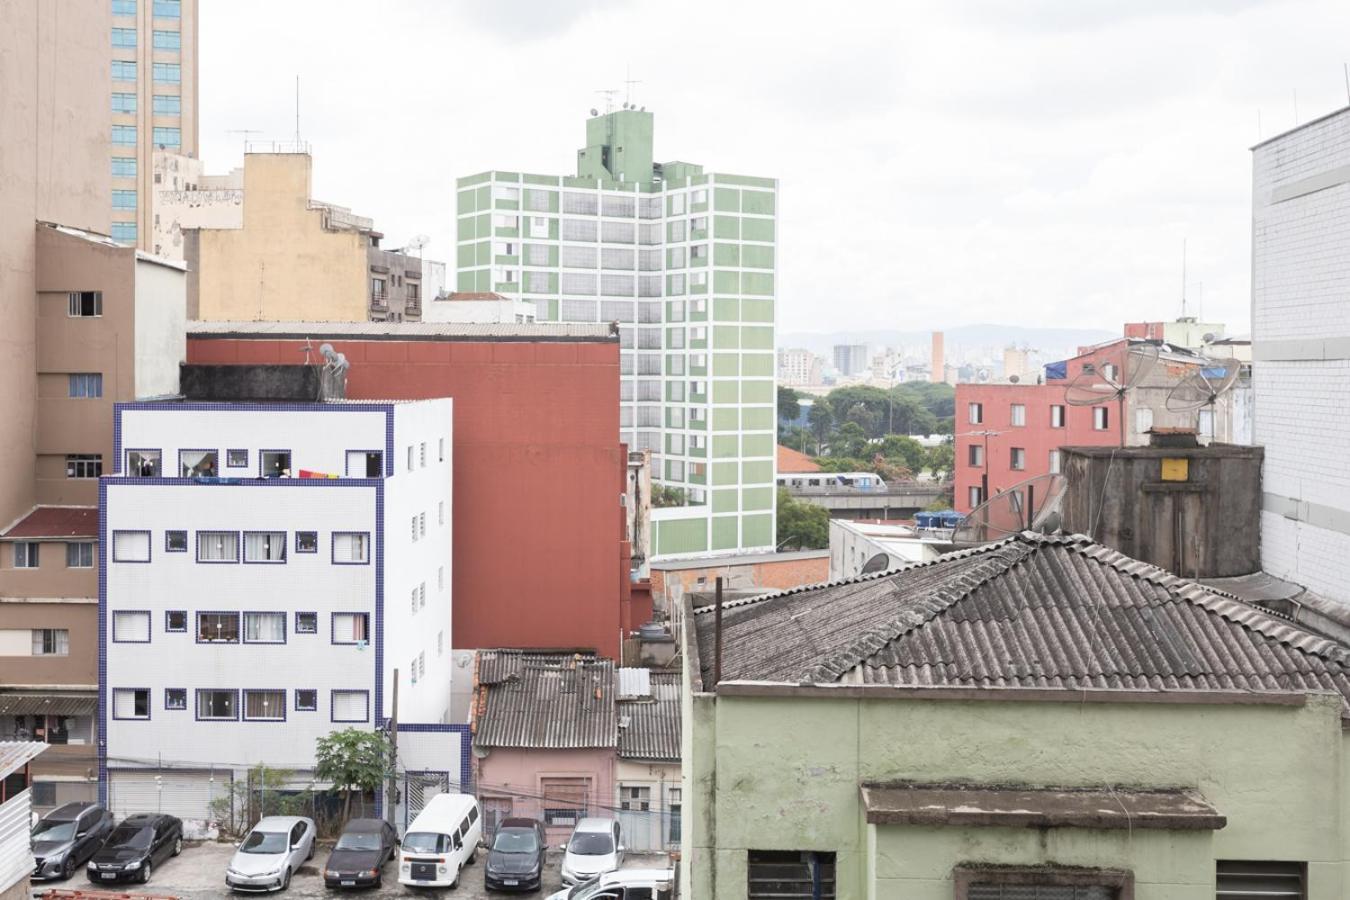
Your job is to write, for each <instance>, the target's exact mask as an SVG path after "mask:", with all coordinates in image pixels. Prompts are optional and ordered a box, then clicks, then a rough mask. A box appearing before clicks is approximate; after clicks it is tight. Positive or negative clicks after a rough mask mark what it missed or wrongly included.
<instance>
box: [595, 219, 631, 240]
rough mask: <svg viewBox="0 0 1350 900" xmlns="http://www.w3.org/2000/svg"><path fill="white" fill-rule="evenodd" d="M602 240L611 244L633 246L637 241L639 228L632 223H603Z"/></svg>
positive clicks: (601, 229) (601, 227) (601, 228)
mask: <svg viewBox="0 0 1350 900" xmlns="http://www.w3.org/2000/svg"><path fill="white" fill-rule="evenodd" d="M600 240H602V241H604V242H605V243H609V244H631V243H633V242H634V241H635V240H637V226H636V225H635V224H633V223H632V222H601V223H600Z"/></svg>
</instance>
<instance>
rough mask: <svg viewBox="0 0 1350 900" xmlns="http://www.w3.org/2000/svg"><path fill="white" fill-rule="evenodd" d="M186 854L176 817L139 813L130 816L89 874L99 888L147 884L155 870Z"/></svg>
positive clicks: (110, 838)
mask: <svg viewBox="0 0 1350 900" xmlns="http://www.w3.org/2000/svg"><path fill="white" fill-rule="evenodd" d="M182 852H183V823H182V821H180V820H179V819H176V818H174V817H173V816H164V815H157V814H155V813H139V814H137V815H134V816H127V817H126V818H125V819H123V820H122V822H121V824H119V825H118V826H117V827H116V828H114V829H113V830H112V834H110V835H108V840H107V843H105V844H104V845H103V846H102V847H101V848H100V849H99V851H98V852H97V853H95V854H94V857H93V859H91V860H89V865H88V866H87V867H85V874H86V875H88V876H89V880H90V881H92V882H95V883H96V884H107V883H108V882H117V881H139V882H140V883H141V884H145V883H146V882H147V881H149V880H150V874H151V873H152V872H153V871H154V868H155V866H157V865H159V864H160V863H162V862H165V861H166V860H168V858H169V857H171V856H177V855H178V854H180V853H182Z"/></svg>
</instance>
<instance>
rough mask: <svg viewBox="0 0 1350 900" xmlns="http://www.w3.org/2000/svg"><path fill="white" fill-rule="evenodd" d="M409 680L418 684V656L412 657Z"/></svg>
mask: <svg viewBox="0 0 1350 900" xmlns="http://www.w3.org/2000/svg"><path fill="white" fill-rule="evenodd" d="M408 680H409V681H411V682H412V683H413V684H417V657H415V656H414V657H413V658H412V664H411V665H410V666H408Z"/></svg>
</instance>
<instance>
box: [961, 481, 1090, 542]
mask: <svg viewBox="0 0 1350 900" xmlns="http://www.w3.org/2000/svg"><path fill="white" fill-rule="evenodd" d="M1067 486H1068V481H1067V480H1066V479H1065V477H1064V476H1063V475H1060V474H1058V473H1052V474H1048V475H1037V476H1036V477H1035V478H1028V479H1027V480H1026V481H1019V482H1018V483H1017V484H1014V485H1013V486H1012V487H1010V488H1008V489H1007V490H1006V491H1000V492H999V493H997V494H995V495H994V496H993V497H990V498H989V499H988V500H986V501H985V502H984V503H981V504H980V505H979V506H977V507H975V508H974V509H972V510H971V511H970V514H969V515H967V516H966V517H965V518H964V519H963V520H962V521H961V524H960V525H958V526H956V530H955V531H953V532H952V543H954V544H965V545H971V544H987V543H989V542H990V541H998V540H1002V539H1003V538H1005V537H1008V536H1009V535H1014V534H1020V533H1021V532H1023V531H1038V532H1041V533H1042V534H1049V533H1051V532H1055V531H1058V530H1059V529H1060V525H1061V523H1062V521H1063V519H1062V516H1061V514H1060V507H1061V506H1062V505H1063V503H1064V489H1065V488H1066V487H1067Z"/></svg>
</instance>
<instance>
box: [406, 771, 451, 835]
mask: <svg viewBox="0 0 1350 900" xmlns="http://www.w3.org/2000/svg"><path fill="white" fill-rule="evenodd" d="M449 790H450V773H448V772H405V773H403V787H402V790H401V792H400V800H401V802H400V804H399V806H400V807H401V808H400V810H399V814H398V816H397V821H399V822H401V823H402V827H401V829H400V830H401V831H407V830H408V826H409V825H410V824H412V821H413V819H416V818H417V814H418V813H420V812H421V811H422V808H423V807H425V806H426V805H427V801H428V800H430V799H431V798H432V797H434V796H436V795H437V794H444V793H447V792H448V791H449Z"/></svg>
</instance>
